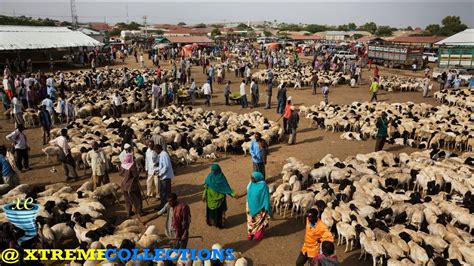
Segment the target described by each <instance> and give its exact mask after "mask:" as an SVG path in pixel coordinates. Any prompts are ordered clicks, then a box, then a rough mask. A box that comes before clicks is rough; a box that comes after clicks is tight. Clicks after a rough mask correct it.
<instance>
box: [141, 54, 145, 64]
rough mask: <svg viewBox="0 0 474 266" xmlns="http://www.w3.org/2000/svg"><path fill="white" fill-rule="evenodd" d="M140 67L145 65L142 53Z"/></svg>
mask: <svg viewBox="0 0 474 266" xmlns="http://www.w3.org/2000/svg"><path fill="white" fill-rule="evenodd" d="M140 67H141V68H144V67H145V59H144V58H143V53H141V54H140Z"/></svg>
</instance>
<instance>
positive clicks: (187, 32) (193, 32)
mask: <svg viewBox="0 0 474 266" xmlns="http://www.w3.org/2000/svg"><path fill="white" fill-rule="evenodd" d="M213 29H214V28H188V27H182V28H177V29H174V30H170V31H168V32H165V33H164V34H163V36H165V37H172V36H176V37H184V36H210V35H211V32H212V30H213Z"/></svg>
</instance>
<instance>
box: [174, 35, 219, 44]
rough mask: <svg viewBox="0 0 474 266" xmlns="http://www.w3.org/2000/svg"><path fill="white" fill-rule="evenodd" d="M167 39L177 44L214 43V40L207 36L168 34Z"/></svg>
mask: <svg viewBox="0 0 474 266" xmlns="http://www.w3.org/2000/svg"><path fill="white" fill-rule="evenodd" d="M166 39H168V40H169V42H170V43H172V44H177V45H179V46H181V45H186V44H204V45H207V44H212V43H214V41H213V40H211V39H209V38H208V37H206V36H168V37H166Z"/></svg>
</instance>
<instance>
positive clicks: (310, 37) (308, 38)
mask: <svg viewBox="0 0 474 266" xmlns="http://www.w3.org/2000/svg"><path fill="white" fill-rule="evenodd" d="M288 38H289V39H291V40H293V41H297V42H314V41H317V40H323V39H324V38H323V37H322V36H321V35H318V34H307V35H305V34H290V35H288Z"/></svg>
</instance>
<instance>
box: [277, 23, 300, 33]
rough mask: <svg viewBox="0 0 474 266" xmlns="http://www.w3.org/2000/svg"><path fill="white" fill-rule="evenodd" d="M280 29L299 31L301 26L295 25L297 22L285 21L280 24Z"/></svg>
mask: <svg viewBox="0 0 474 266" xmlns="http://www.w3.org/2000/svg"><path fill="white" fill-rule="evenodd" d="M280 30H281V31H301V30H302V28H301V26H299V25H297V24H286V23H282V24H281V25H280Z"/></svg>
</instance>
